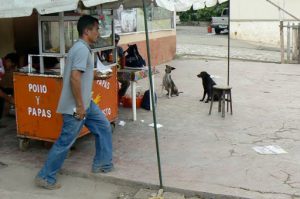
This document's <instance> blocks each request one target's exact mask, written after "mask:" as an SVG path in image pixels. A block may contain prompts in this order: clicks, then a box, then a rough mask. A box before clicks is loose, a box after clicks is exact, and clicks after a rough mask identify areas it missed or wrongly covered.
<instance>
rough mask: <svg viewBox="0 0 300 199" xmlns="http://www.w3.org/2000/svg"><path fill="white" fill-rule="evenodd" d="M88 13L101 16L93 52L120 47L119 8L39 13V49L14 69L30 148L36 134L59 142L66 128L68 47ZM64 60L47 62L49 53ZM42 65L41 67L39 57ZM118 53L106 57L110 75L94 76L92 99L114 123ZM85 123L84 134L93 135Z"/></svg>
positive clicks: (20, 133)
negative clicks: (61, 108) (62, 103)
mask: <svg viewBox="0 0 300 199" xmlns="http://www.w3.org/2000/svg"><path fill="white" fill-rule="evenodd" d="M82 14H90V15H93V16H95V17H97V18H98V19H99V24H100V25H99V27H100V30H99V31H100V38H99V40H98V42H97V43H96V44H95V45H94V47H93V48H92V52H93V57H94V58H96V56H97V52H99V51H104V50H114V46H115V44H114V26H113V11H112V10H103V9H101V7H91V8H85V7H84V6H83V5H81V7H78V9H77V10H74V11H68V12H60V13H54V14H48V15H39V16H38V31H39V54H38V55H29V56H28V67H27V68H26V70H22V72H16V73H15V74H14V88H15V110H16V123H17V137H18V138H19V148H20V149H21V150H26V149H27V147H28V144H29V140H30V139H35V140H42V141H48V142H54V141H55V140H56V139H57V138H58V136H59V134H60V130H61V126H62V116H61V115H60V114H57V113H56V108H57V105H58V101H59V97H60V93H61V90H62V74H63V71H64V66H65V61H66V56H67V53H68V50H69V49H70V47H71V46H72V45H73V43H74V42H76V40H77V39H78V33H77V29H76V25H77V21H78V19H79V18H80V16H81V15H82ZM46 57H47V58H48V59H49V58H50V59H57V60H59V64H58V65H59V67H53V66H51V67H50V68H49V66H47V65H46V64H45V62H44V61H45V58H46ZM34 60H38V61H39V66H38V67H35V61H34ZM115 60H116V58H114V61H111V60H110V62H103V64H104V65H106V66H107V67H110V68H111V69H112V71H113V72H112V77H111V78H109V79H108V80H94V83H93V92H92V98H93V100H94V102H95V103H96V104H97V105H99V107H100V108H101V110H102V111H103V113H104V114H105V115H106V116H107V118H108V119H109V121H110V122H111V124H112V125H113V126H114V121H115V120H116V118H117V113H118V99H117V98H118V97H117V96H118V81H117V68H116V62H115ZM88 133H89V131H88V129H87V128H83V130H82V131H81V133H80V135H79V137H82V136H84V135H86V134H88Z"/></svg>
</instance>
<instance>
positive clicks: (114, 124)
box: [110, 122, 116, 133]
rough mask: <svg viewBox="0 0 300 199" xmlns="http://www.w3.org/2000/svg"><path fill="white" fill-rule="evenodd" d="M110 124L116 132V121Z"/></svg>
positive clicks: (112, 130)
mask: <svg viewBox="0 0 300 199" xmlns="http://www.w3.org/2000/svg"><path fill="white" fill-rule="evenodd" d="M110 126H111V132H112V133H114V131H115V128H116V123H115V122H111V123H110Z"/></svg>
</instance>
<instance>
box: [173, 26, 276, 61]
mask: <svg viewBox="0 0 300 199" xmlns="http://www.w3.org/2000/svg"><path fill="white" fill-rule="evenodd" d="M176 29H177V56H179V57H183V58H184V59H187V58H195V57H200V58H208V57H211V58H227V57H228V34H227V33H225V32H224V33H221V34H220V35H216V34H215V33H207V27H201V26H177V28H176ZM230 57H231V59H237V60H246V61H256V62H267V63H280V61H281V60H280V49H279V48H278V47H276V46H270V45H267V44H264V43H256V42H249V41H242V40H236V39H231V40H230Z"/></svg>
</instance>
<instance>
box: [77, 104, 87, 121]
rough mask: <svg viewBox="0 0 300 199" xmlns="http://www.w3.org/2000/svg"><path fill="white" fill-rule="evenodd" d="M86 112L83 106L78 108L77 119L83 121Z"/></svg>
mask: <svg viewBox="0 0 300 199" xmlns="http://www.w3.org/2000/svg"><path fill="white" fill-rule="evenodd" d="M85 115H86V111H85V109H84V107H83V106H79V107H76V118H77V119H79V120H83V119H84V118H85Z"/></svg>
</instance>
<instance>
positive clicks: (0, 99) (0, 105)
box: [0, 97, 5, 125]
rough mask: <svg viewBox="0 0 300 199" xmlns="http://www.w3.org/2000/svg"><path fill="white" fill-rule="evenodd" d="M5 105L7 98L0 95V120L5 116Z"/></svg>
mask: <svg viewBox="0 0 300 199" xmlns="http://www.w3.org/2000/svg"><path fill="white" fill-rule="evenodd" d="M4 107H5V99H4V98H3V97H0V120H1V119H2V116H3V112H4ZM0 125H1V124H0Z"/></svg>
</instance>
